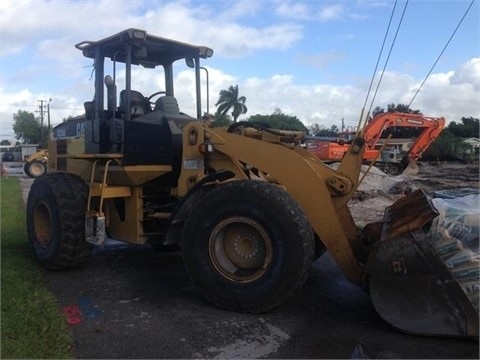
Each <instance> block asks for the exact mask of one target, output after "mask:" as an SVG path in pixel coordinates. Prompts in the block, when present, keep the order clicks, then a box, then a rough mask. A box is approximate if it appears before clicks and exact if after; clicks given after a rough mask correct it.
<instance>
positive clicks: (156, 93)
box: [147, 91, 170, 105]
mask: <svg viewBox="0 0 480 360" xmlns="http://www.w3.org/2000/svg"><path fill="white" fill-rule="evenodd" d="M161 94H164V95H170V93H168V92H166V91H157V92H154V93H153V94H152V95H150V96H149V97H148V98H147V100H148V102H149V103H150V104H151V105H155V101H152V99H153V98H154V97H155V96H158V95H161Z"/></svg>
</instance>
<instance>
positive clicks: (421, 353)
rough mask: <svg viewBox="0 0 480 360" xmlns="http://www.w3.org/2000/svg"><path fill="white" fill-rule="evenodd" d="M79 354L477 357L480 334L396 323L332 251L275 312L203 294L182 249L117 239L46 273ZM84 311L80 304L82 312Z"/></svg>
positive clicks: (103, 355)
mask: <svg viewBox="0 0 480 360" xmlns="http://www.w3.org/2000/svg"><path fill="white" fill-rule="evenodd" d="M48 280H49V285H50V288H51V290H52V291H53V293H54V294H56V296H57V298H58V300H59V303H60V305H61V306H62V308H64V310H65V311H66V315H67V316H68V317H69V318H70V319H72V313H73V317H75V315H76V318H75V319H74V321H72V322H76V324H75V325H72V328H73V334H74V338H75V352H76V357H77V358H99V359H100V358H182V359H183V358H217V359H219V358H222V359H224V358H228V359H231V358H237V359H238V358H317V359H319V358H323V359H326V358H329V359H332V358H367V357H369V358H396V359H398V358H436V359H440V358H449V359H452V358H472V359H473V358H475V359H478V357H479V349H478V342H475V341H469V340H459V339H451V338H450V339H445V338H430V337H423V336H414V335H407V334H403V333H401V332H399V331H398V330H396V329H394V328H392V327H390V326H389V325H388V324H387V323H385V322H384V321H383V320H382V319H381V318H380V317H379V316H378V315H377V314H376V312H375V310H374V309H373V307H372V305H371V304H370V302H369V299H368V297H367V296H366V295H365V294H364V292H363V291H362V290H361V289H360V288H358V287H357V286H356V285H353V284H351V283H349V282H348V281H347V280H346V279H345V278H344V275H343V273H342V272H341V271H340V270H339V269H338V268H337V266H336V264H334V263H333V261H332V260H331V258H330V257H329V256H328V255H324V256H323V257H321V258H320V259H318V260H317V261H316V262H315V263H314V266H313V268H312V272H311V274H310V277H309V279H308V280H307V283H306V285H305V286H304V288H303V289H302V290H301V291H300V292H299V293H298V295H297V296H296V297H294V298H293V299H291V300H289V301H288V302H287V303H285V304H284V305H283V306H281V307H280V308H278V309H276V310H275V311H272V312H270V313H268V314H261V315H251V314H239V313H233V312H228V311H224V310H221V309H218V308H216V307H214V306H213V305H211V304H210V303H208V302H206V301H205V300H204V299H203V298H202V296H201V295H200V294H199V293H198V292H197V291H196V289H195V288H194V287H193V286H192V284H191V282H190V280H189V278H188V276H187V274H186V271H185V269H184V266H183V262H182V258H181V256H180V254H178V253H169V254H165V253H159V252H156V251H154V250H151V249H150V248H149V247H147V246H139V247H135V246H125V245H123V244H121V243H116V242H111V243H110V244H109V245H107V246H105V247H103V248H97V249H96V251H95V253H94V255H93V257H92V260H91V261H89V262H88V263H87V264H86V265H85V266H84V267H83V268H82V269H77V270H73V271H66V272H57V273H49V275H48ZM76 311H77V313H76Z"/></svg>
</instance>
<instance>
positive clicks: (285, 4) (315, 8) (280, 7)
mask: <svg viewBox="0 0 480 360" xmlns="http://www.w3.org/2000/svg"><path fill="white" fill-rule="evenodd" d="M322 5H323V3H322V2H320V1H316V2H300V1H299V2H291V1H279V2H277V6H276V8H275V14H276V15H277V16H279V17H282V18H286V19H293V20H308V21H322V22H325V21H331V20H336V19H338V18H339V17H341V15H342V14H343V10H344V8H343V6H342V5H341V4H333V5H326V6H322Z"/></svg>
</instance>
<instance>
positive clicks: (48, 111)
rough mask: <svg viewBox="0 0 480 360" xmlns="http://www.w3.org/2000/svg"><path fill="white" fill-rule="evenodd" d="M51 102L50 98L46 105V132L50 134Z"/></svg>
mask: <svg viewBox="0 0 480 360" xmlns="http://www.w3.org/2000/svg"><path fill="white" fill-rule="evenodd" d="M51 101H52V98H50V99H48V103H47V121H48V132H50V102H51Z"/></svg>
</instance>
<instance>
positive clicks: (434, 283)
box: [365, 190, 479, 338]
mask: <svg viewBox="0 0 480 360" xmlns="http://www.w3.org/2000/svg"><path fill="white" fill-rule="evenodd" d="M437 215H438V213H437V211H436V210H435V208H434V207H433V205H432V203H431V201H430V200H429V198H427V196H426V194H425V193H424V192H423V191H421V190H417V191H415V192H413V193H411V194H409V195H408V196H405V197H404V198H402V199H400V200H399V201H397V202H396V203H395V204H393V205H392V206H390V207H389V208H387V210H386V211H385V215H384V221H383V224H382V226H378V227H377V228H378V234H377V235H378V238H377V239H378V240H376V241H375V243H373V244H372V248H371V251H370V253H369V255H368V259H367V263H366V266H365V280H366V285H367V286H368V291H369V293H370V297H371V301H372V303H373V305H374V307H375V309H376V311H377V312H378V314H379V315H380V316H381V317H382V318H383V319H384V320H385V321H387V322H388V323H390V324H391V325H392V326H394V327H396V328H398V329H400V330H402V331H404V332H407V333H414V334H423V335H436V336H458V337H471V338H478V335H479V334H478V332H479V326H478V321H479V318H478V312H477V310H476V309H475V307H474V306H473V304H472V302H471V301H470V300H469V298H468V297H467V295H466V294H465V293H464V291H462V287H461V286H460V285H459V283H458V282H457V280H456V279H455V278H454V276H453V275H452V273H451V272H450V271H449V269H448V268H447V267H446V265H445V263H444V262H443V261H442V259H441V258H440V256H439V255H438V253H437V252H435V251H434V249H433V247H432V245H431V243H430V241H429V239H428V238H427V236H426V233H425V229H426V228H427V227H428V226H429V224H431V220H433V219H434V218H435V217H436V216H437ZM371 229H372V227H370V231H372V230H371ZM370 238H371V234H370ZM467 272H468V270H467ZM472 274H473V275H472ZM469 275H472V276H473V277H475V276H476V279H477V281H478V267H477V268H476V269H475V268H472V269H470V273H469ZM477 292H478V285H477ZM477 309H478V308H477Z"/></svg>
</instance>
